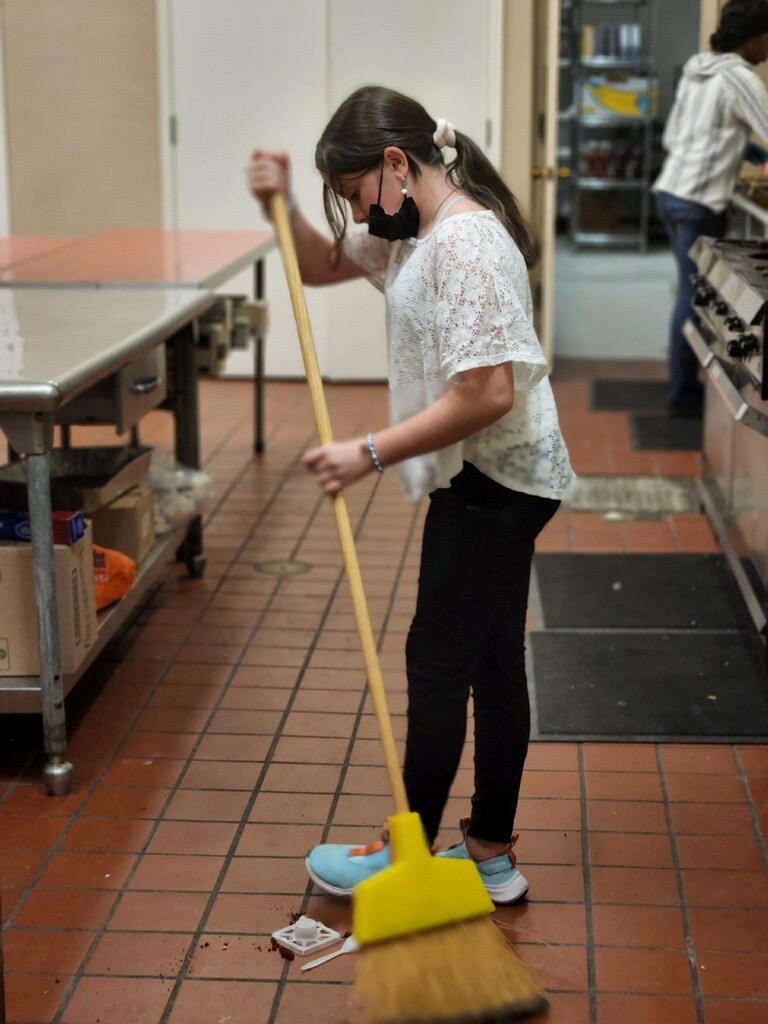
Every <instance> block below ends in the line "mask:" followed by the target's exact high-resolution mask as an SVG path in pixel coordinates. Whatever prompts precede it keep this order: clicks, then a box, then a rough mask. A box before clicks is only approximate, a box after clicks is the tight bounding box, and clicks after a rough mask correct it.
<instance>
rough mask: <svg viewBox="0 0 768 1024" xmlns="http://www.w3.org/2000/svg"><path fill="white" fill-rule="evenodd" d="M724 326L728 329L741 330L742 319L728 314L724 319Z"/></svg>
mask: <svg viewBox="0 0 768 1024" xmlns="http://www.w3.org/2000/svg"><path fill="white" fill-rule="evenodd" d="M725 326H726V327H727V328H728V330H729V331H743V330H744V321H743V320H742V319H741V318H740V317H738V316H729V317H728V319H727V320H726V321H725Z"/></svg>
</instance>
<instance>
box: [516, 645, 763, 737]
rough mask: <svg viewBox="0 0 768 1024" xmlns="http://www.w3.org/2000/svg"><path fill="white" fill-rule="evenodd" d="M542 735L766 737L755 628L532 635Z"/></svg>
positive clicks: (537, 730)
mask: <svg viewBox="0 0 768 1024" xmlns="http://www.w3.org/2000/svg"><path fill="white" fill-rule="evenodd" d="M529 643H530V646H531V650H532V670H531V676H532V680H531V682H532V688H533V691H534V693H535V702H534V703H535V715H534V729H533V736H534V738H536V739H541V740H546V739H569V740H623V741H626V740H635V741H642V742H651V741H658V742H662V741H665V740H685V741H689V742H694V741H705V742H710V743H711V742H723V743H727V742H733V741H739V742H747V741H748V742H766V740H768V673H767V669H766V652H765V645H764V643H763V641H762V640H761V639H760V637H759V636H757V634H755V633H754V632H753V633H745V632H735V633H727V632H721V633H714V632H713V633H662V632H658V633H655V632H653V633H652V632H643V631H634V632H631V633H623V632H607V633H581V632H568V631H562V632H557V631H551V632H549V631H547V632H541V633H532V634H530V635H529Z"/></svg>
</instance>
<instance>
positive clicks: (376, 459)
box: [368, 434, 384, 473]
mask: <svg viewBox="0 0 768 1024" xmlns="http://www.w3.org/2000/svg"><path fill="white" fill-rule="evenodd" d="M368 451H369V452H370V453H371V461H372V462H373V464H374V466H375V467H376V469H377V470H378V471H379V472H380V473H383V472H384V467H383V466H382V464H381V463H380V462H379V457H378V455H377V454H376V446H375V445H374V443H373V434H369V435H368Z"/></svg>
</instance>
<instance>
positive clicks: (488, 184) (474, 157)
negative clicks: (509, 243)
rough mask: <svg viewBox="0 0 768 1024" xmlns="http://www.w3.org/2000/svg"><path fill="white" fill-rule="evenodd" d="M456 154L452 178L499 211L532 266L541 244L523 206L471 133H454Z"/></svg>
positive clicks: (451, 170) (472, 194) (497, 214)
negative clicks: (532, 229)
mask: <svg viewBox="0 0 768 1024" xmlns="http://www.w3.org/2000/svg"><path fill="white" fill-rule="evenodd" d="M455 135H456V145H455V147H454V148H455V150H456V157H455V158H454V159H453V160H452V161H451V163H450V164H448V172H449V174H450V176H451V180H452V181H453V182H454V184H456V185H457V186H458V187H459V188H460V189H461V190H462V192H466V193H467V195H468V196H471V197H472V199H474V200H476V202H478V203H480V204H481V205H482V206H486V207H487V208H488V209H489V210H491V211H492V212H493V213H495V214H496V216H497V217H498V219H499V220H500V221H501V223H502V224H503V225H504V227H505V228H506V229H507V231H508V232H509V234H510V235H511V236H512V239H513V240H514V242H515V245H516V246H517V247H518V249H519V250H520V252H521V253H522V255H523V259H524V260H525V263H526V266H528V267H531V266H533V264H534V263H536V261H537V260H538V258H539V245H538V243H537V241H536V239H535V238H534V236H533V233H532V231H531V229H530V227H529V226H528V224H527V222H526V220H525V218H524V217H523V215H522V213H521V212H520V206H519V205H518V202H517V199H516V198H515V197H514V195H513V194H512V192H511V191H510V189H509V188H508V187H507V185H506V184H505V182H504V180H503V179H502V177H501V175H500V174H499V173H498V171H497V170H496V168H495V167H494V166H493V164H492V163H491V161H490V160H489V159H488V157H487V156H486V155H485V153H484V152H483V151H482V149H481V148H480V147H479V146H478V145H477V143H476V142H473V141H472V139H470V137H469V136H468V135H464V134H463V133H462V132H458V131H457V132H455Z"/></svg>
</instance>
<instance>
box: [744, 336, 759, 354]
mask: <svg viewBox="0 0 768 1024" xmlns="http://www.w3.org/2000/svg"><path fill="white" fill-rule="evenodd" d="M739 341H740V342H741V352H742V355H745V356H748V355H749V354H750V353H751V352H757V350H758V349H759V348H760V341H759V339H758V337H757V335H756V334H751V333H750V334H742V335H741V337H740V338H739Z"/></svg>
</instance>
